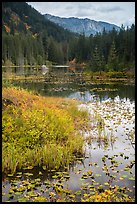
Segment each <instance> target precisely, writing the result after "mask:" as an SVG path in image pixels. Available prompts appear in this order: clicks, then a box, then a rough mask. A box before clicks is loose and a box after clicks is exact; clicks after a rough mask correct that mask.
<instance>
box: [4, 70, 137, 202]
mask: <svg viewBox="0 0 137 204" xmlns="http://www.w3.org/2000/svg"><path fill="white" fill-rule="evenodd" d="M2 74H3V78H7V77H10V79H11V80H12V82H13V84H14V85H19V86H21V87H23V88H27V89H29V90H33V91H35V92H36V93H39V94H41V95H43V96H59V97H64V98H71V99H76V100H79V101H80V102H81V104H80V105H79V107H78V108H80V109H86V110H87V111H88V112H89V114H90V123H91V130H90V131H86V132H81V134H82V135H83V137H84V139H85V146H84V147H83V149H84V153H85V155H84V157H83V158H80V159H79V160H78V161H76V162H75V163H73V164H70V166H69V169H67V171H68V177H65V176H63V173H62V177H63V178H64V180H63V181H62V182H61V184H62V186H63V188H67V189H69V190H71V191H72V192H73V193H74V192H77V191H79V190H81V192H82V194H84V193H87V192H89V191H90V192H91V188H92V186H93V187H94V188H96V189H99V188H100V187H101V186H103V187H102V188H103V189H108V188H110V187H111V188H113V187H114V186H116V185H118V186H119V187H121V188H126V190H127V191H128V194H129V195H130V196H131V197H132V198H134V197H135V85H134V84H126V83H120V82H119V83H118V82H117V83H116V82H111V83H103V82H102V83H94V81H92V80H90V81H89V80H88V81H86V80H85V79H84V77H83V74H82V70H81V69H79V70H78V71H77V72H72V71H70V70H69V69H68V68H67V67H51V68H50V69H49V70H48V71H47V72H46V73H44V74H43V73H42V70H41V69H38V68H37V69H34V68H18V67H16V68H15V67H12V68H3V72H2ZM21 77H24V78H22V79H21ZM31 77H32V79H31ZM33 77H34V78H33ZM17 79H18V80H17ZM28 79H29V80H28ZM28 172H29V173H30V175H29V174H27V173H28ZM87 172H88V173H87ZM89 172H90V173H89ZM91 172H92V173H91ZM56 173H57V172H54V171H52V172H50V171H49V172H45V171H44V170H43V169H38V168H34V169H32V170H24V171H23V172H22V174H17V175H15V176H14V177H10V176H9V177H8V178H3V182H2V185H3V186H2V191H3V196H2V200H3V202H5V201H8V200H10V201H12V202H13V201H15V202H16V201H18V199H20V198H21V196H22V195H25V194H26V193H27V190H26V189H25V190H24V191H21V193H16V194H15V195H14V196H11V195H12V194H9V189H10V188H11V187H13V186H14V187H15V186H17V187H18V188H20V186H22V184H23V182H24V180H25V181H28V182H30V183H31V182H32V181H34V180H35V179H40V184H39V186H38V188H37V189H35V192H36V194H38V193H40V194H41V195H46V196H48V195H49V192H52V191H54V188H53V186H54V185H55V182H56V181H57V180H58V178H57V177H56ZM90 174H92V176H91V175H90ZM15 181H16V184H14V183H15ZM47 182H50V184H49V186H48V187H47V185H48V184H47ZM42 189H43V190H42ZM17 192H18V191H17ZM93 194H94V193H93ZM32 199H33V196H32V197H31V196H30V197H29V200H30V201H31V200H32ZM76 200H77V201H80V196H79V195H77V196H76Z"/></svg>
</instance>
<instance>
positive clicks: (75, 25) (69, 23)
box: [44, 14, 120, 36]
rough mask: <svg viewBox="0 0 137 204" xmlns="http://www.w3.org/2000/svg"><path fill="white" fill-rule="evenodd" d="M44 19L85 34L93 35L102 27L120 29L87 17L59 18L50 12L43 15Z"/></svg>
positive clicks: (107, 29)
mask: <svg viewBox="0 0 137 204" xmlns="http://www.w3.org/2000/svg"><path fill="white" fill-rule="evenodd" d="M44 16H45V18H46V19H48V20H50V21H52V22H54V23H56V24H58V25H59V26H62V27H63V28H65V29H68V30H69V31H71V32H75V33H79V34H82V33H84V34H85V36H90V35H91V34H93V35H95V34H96V33H97V32H100V33H102V32H103V30H104V28H105V30H106V31H110V30H112V29H113V28H115V29H116V30H120V27H118V26H116V25H114V24H110V23H107V22H102V21H95V20H90V19H88V18H85V19H79V18H74V17H71V18H61V17H58V16H53V15H50V14H45V15H44Z"/></svg>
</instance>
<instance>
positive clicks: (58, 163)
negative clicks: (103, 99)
mask: <svg viewBox="0 0 137 204" xmlns="http://www.w3.org/2000/svg"><path fill="white" fill-rule="evenodd" d="M77 103H78V102H77V101H75V100H69V99H62V98H56V97H42V96H40V95H35V94H34V93H32V92H30V91H29V92H28V91H26V90H24V89H21V88H15V87H3V90H2V133H3V134H2V172H4V173H6V172H8V173H9V172H10V173H15V172H16V170H17V169H18V170H19V169H22V168H23V167H29V166H33V167H34V166H42V167H44V168H45V169H56V170H57V169H59V168H61V167H68V165H69V164H70V163H71V162H73V161H74V160H75V159H76V157H78V156H81V155H83V142H84V141H83V138H82V136H81V135H80V133H79V130H80V129H81V128H82V127H84V128H85V126H88V113H87V112H86V111H80V110H78V109H77Z"/></svg>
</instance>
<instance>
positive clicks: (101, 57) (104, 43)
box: [2, 24, 135, 71]
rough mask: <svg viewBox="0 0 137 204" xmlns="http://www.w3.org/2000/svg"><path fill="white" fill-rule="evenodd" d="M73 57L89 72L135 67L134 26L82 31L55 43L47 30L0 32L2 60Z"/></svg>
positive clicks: (32, 61) (24, 61) (64, 60)
mask: <svg viewBox="0 0 137 204" xmlns="http://www.w3.org/2000/svg"><path fill="white" fill-rule="evenodd" d="M74 58H75V59H76V61H77V62H78V63H81V62H86V64H87V65H88V67H89V70H91V71H113V70H114V71H122V70H128V69H130V68H134V67H135V25H134V24H132V26H131V27H130V28H127V29H125V28H124V27H123V26H121V29H120V31H119V32H118V31H116V30H115V29H113V30H112V31H109V32H106V31H105V29H104V31H103V33H102V34H101V33H97V34H96V35H94V36H93V35H91V36H90V37H85V35H84V34H82V35H80V36H79V37H77V36H75V37H73V38H72V37H71V40H69V41H68V40H64V41H60V42H58V41H57V40H55V37H53V36H48V35H47V32H46V31H45V32H43V33H41V34H37V35H35V34H34V35H33V34H32V33H29V32H28V33H26V34H24V33H18V34H9V33H6V32H3V34H2V62H3V65H4V64H6V63H7V62H11V63H12V64H14V65H35V64H39V65H41V64H45V63H46V61H47V60H49V61H52V62H54V63H58V64H65V63H67V62H68V61H69V60H73V59H74Z"/></svg>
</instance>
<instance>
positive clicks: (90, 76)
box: [84, 71, 135, 83]
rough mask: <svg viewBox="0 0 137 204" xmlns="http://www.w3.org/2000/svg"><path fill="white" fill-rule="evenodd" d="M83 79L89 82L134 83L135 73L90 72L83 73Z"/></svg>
mask: <svg viewBox="0 0 137 204" xmlns="http://www.w3.org/2000/svg"><path fill="white" fill-rule="evenodd" d="M84 77H85V79H86V80H88V81H91V82H93V81H94V82H97V83H99V82H101V83H102V82H103V83H105V82H106V83H108V82H129V83H135V73H134V71H125V72H124V71H123V72H122V71H121V72H120V71H109V72H105V71H99V72H92V71H84Z"/></svg>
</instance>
